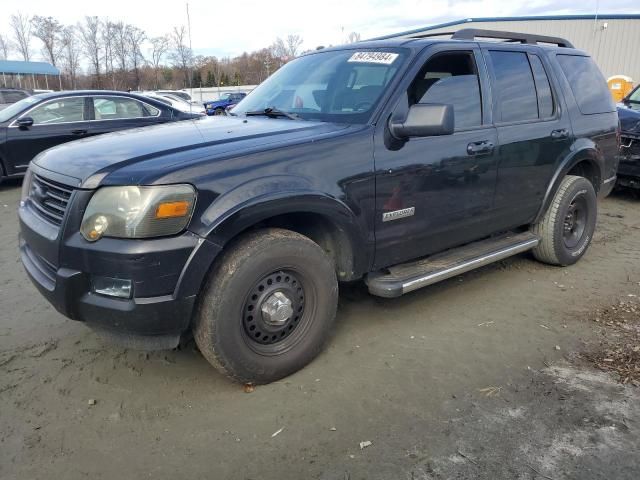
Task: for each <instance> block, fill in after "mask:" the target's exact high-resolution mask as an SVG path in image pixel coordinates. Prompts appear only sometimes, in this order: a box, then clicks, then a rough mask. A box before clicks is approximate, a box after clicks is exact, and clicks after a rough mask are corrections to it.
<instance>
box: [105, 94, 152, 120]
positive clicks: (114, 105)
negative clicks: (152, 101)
mask: <svg viewBox="0 0 640 480" xmlns="http://www.w3.org/2000/svg"><path fill="white" fill-rule="evenodd" d="M93 110H94V118H95V119H96V120H121V119H127V118H142V117H155V116H158V115H159V114H160V110H158V109H157V108H155V107H152V106H151V105H145V104H143V103H142V102H139V101H137V100H134V99H132V98H126V97H96V98H94V99H93Z"/></svg>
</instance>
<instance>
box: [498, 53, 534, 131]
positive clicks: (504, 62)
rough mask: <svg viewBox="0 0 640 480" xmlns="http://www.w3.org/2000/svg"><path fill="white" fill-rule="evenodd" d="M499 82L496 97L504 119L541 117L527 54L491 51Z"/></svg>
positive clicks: (508, 120)
mask: <svg viewBox="0 0 640 480" xmlns="http://www.w3.org/2000/svg"><path fill="white" fill-rule="evenodd" d="M489 56H490V58H491V64H492V66H493V72H494V75H495V82H496V96H497V97H498V105H499V108H500V119H501V121H502V122H518V121H523V120H533V119H537V118H538V97H537V95H536V86H535V84H534V81H533V74H532V72H531V66H530V65H529V60H528V58H527V54H526V53H524V52H506V51H498V50H492V51H490V52H489Z"/></svg>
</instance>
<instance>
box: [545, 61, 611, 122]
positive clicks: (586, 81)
mask: <svg viewBox="0 0 640 480" xmlns="http://www.w3.org/2000/svg"><path fill="white" fill-rule="evenodd" d="M557 58H558V63H560V67H561V68H562V71H563V72H564V75H565V77H567V80H568V81H569V86H570V87H571V91H572V92H573V96H574V98H575V99H576V102H577V104H578V108H579V109H580V112H582V113H583V114H585V115H589V114H593V113H606V112H615V111H616V108H615V104H614V103H613V99H612V97H611V93H609V88H608V87H607V82H606V81H605V79H604V77H603V76H602V73H600V70H598V67H597V66H596V64H595V63H594V61H593V60H592V59H591V57H582V56H579V55H558V56H557Z"/></svg>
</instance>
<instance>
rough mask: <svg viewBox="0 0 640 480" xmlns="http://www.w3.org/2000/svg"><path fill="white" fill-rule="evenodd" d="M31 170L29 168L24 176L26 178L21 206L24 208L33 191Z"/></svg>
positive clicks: (21, 196)
mask: <svg viewBox="0 0 640 480" xmlns="http://www.w3.org/2000/svg"><path fill="white" fill-rule="evenodd" d="M32 175H33V173H31V169H30V168H28V169H27V171H26V172H25V174H24V178H23V179H22V192H21V194H20V206H21V207H22V206H24V201H25V200H26V199H27V197H28V196H29V192H30V191H31V176H32Z"/></svg>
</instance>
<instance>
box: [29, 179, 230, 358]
mask: <svg viewBox="0 0 640 480" xmlns="http://www.w3.org/2000/svg"><path fill="white" fill-rule="evenodd" d="M83 196H84V197H86V198H83ZM89 197H90V192H85V191H76V192H75V193H74V198H72V200H71V208H70V209H69V211H68V212H67V215H66V217H65V221H64V223H63V224H62V225H61V226H60V227H59V228H55V227H53V226H52V225H51V224H49V223H47V222H46V221H45V220H44V219H42V218H41V217H40V216H39V215H38V214H37V212H36V211H35V210H34V209H33V208H30V206H29V203H28V202H26V203H25V204H24V205H21V206H20V208H19V210H18V217H19V221H20V242H19V245H20V256H21V260H22V264H23V265H24V268H25V270H26V271H27V273H28V275H29V277H30V279H31V280H32V282H33V283H34V285H35V286H36V287H37V289H38V290H39V291H40V293H41V294H42V295H43V296H44V297H45V298H46V299H47V300H48V301H49V302H50V303H51V304H52V305H53V306H54V307H55V309H56V310H57V311H59V312H60V313H62V314H63V315H65V316H66V317H68V318H71V319H73V320H78V321H82V322H85V323H86V324H87V325H88V326H90V327H92V328H94V329H95V330H98V331H100V332H102V333H104V334H106V335H108V336H109V337H110V338H111V339H113V340H115V341H118V343H120V344H123V345H125V346H129V347H136V348H142V349H158V348H172V347H175V346H176V345H177V343H178V341H179V339H180V336H181V334H182V333H184V332H185V331H186V330H187V329H188V328H189V326H190V323H191V318H192V314H193V309H194V305H195V301H196V297H197V294H198V292H199V291H200V288H201V285H202V282H203V280H204V277H205V276H206V273H207V271H208V270H209V267H210V265H211V263H212V261H213V260H214V258H215V257H216V255H217V254H218V252H219V251H220V248H219V247H218V246H217V245H215V244H213V243H211V242H209V241H207V240H205V239H203V238H201V237H199V236H198V235H196V234H194V233H191V232H184V233H183V234H181V235H177V236H174V237H166V238H158V239H147V240H128V239H114V238H103V239H101V240H99V241H97V242H94V243H90V242H87V241H85V240H84V239H83V238H82V237H81V235H80V234H79V233H78V227H79V222H80V220H81V218H80V217H81V216H82V213H83V211H84V208H83V204H84V205H86V202H87V201H88V199H89ZM95 276H102V277H111V278H118V279H126V280H131V283H132V286H133V294H132V298H129V299H122V298H117V297H111V296H106V295H100V294H96V293H94V292H93V291H92V279H93V278H94V277H95Z"/></svg>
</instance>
